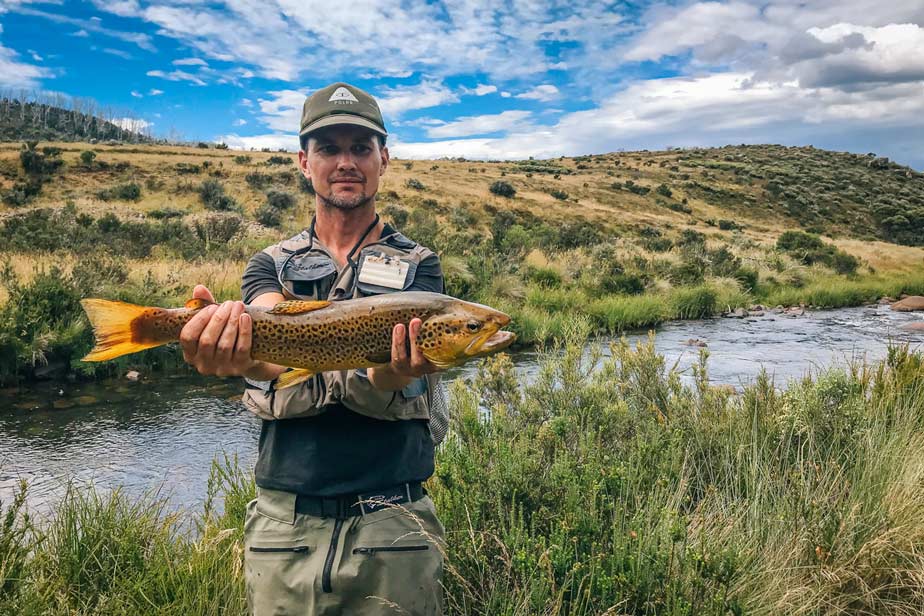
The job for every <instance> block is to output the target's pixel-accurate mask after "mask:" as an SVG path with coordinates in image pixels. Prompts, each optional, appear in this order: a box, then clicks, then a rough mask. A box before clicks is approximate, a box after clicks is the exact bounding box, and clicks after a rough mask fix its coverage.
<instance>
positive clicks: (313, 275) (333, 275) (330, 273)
mask: <svg viewBox="0 0 924 616" xmlns="http://www.w3.org/2000/svg"><path fill="white" fill-rule="evenodd" d="M288 257H289V255H283V256H280V257H279V258H277V259H276V271H277V272H279V279H280V281H281V282H282V284H283V286H284V287H285V288H286V290H287V291H289V292H290V293H291V294H292V295H295V296H299V297H304V298H311V299H326V298H327V296H328V294H329V293H330V289H331V287H332V286H333V284H334V281H335V280H336V279H337V266H336V265H334V262H333V261H331V260H330V259H329V258H328V257H327V256H326V255H313V254H307V255H295V256H293V257H292V258H291V259H290V258H288ZM280 269H281V270H282V271H280Z"/></svg>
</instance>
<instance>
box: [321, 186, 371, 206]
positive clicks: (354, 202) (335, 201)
mask: <svg viewBox="0 0 924 616" xmlns="http://www.w3.org/2000/svg"><path fill="white" fill-rule="evenodd" d="M318 196H319V197H321V202H322V203H324V205H326V206H328V207H332V208H336V209H338V210H355V209H356V208H360V207H362V206H364V205H366V204H367V203H369V202H370V201H372V197H374V196H375V195H367V194H366V193H365V191H363V192H361V193H359V194H358V195H351V196H349V197H345V198H344V197H335V196H334V192H333V191H331V193H330V197H325V196H324V195H322V194H320V193H318Z"/></svg>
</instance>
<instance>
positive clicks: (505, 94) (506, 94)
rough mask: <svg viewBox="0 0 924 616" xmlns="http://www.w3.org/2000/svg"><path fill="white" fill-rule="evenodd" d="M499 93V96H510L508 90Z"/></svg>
mask: <svg viewBox="0 0 924 616" xmlns="http://www.w3.org/2000/svg"><path fill="white" fill-rule="evenodd" d="M500 95H501V98H510V96H511V94H510V92H501V93H500Z"/></svg>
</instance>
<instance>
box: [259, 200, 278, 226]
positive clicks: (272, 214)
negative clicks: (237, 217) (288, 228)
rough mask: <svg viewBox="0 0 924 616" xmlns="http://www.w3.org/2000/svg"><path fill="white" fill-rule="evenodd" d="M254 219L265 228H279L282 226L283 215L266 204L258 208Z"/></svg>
mask: <svg viewBox="0 0 924 616" xmlns="http://www.w3.org/2000/svg"><path fill="white" fill-rule="evenodd" d="M254 219H256V221H257V222H259V223H260V224H261V225H263V226H264V227H279V226H280V225H282V213H281V212H280V211H279V210H278V209H276V208H274V207H273V206H271V205H269V204H268V203H264V204H263V205H261V206H260V207H259V208H257V211H256V212H254Z"/></svg>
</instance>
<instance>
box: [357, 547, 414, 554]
mask: <svg viewBox="0 0 924 616" xmlns="http://www.w3.org/2000/svg"><path fill="white" fill-rule="evenodd" d="M429 549H430V546H429V545H393V546H386V547H375V548H353V553H354V554H375V553H376V552H421V551H423V550H429Z"/></svg>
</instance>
